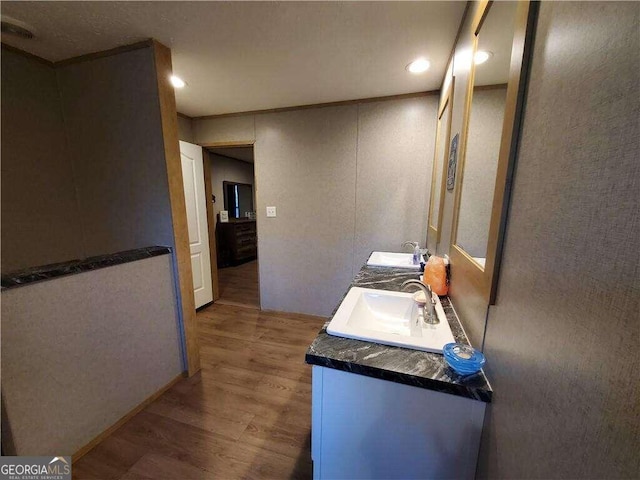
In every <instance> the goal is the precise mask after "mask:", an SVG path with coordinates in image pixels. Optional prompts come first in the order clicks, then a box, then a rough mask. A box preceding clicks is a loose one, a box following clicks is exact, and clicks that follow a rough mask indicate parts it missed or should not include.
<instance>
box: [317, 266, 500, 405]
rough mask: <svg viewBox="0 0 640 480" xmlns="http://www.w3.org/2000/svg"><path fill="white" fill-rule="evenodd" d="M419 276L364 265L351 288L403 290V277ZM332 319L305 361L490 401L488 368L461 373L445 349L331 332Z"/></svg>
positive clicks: (449, 309)
mask: <svg viewBox="0 0 640 480" xmlns="http://www.w3.org/2000/svg"><path fill="white" fill-rule="evenodd" d="M418 277H419V272H417V271H416V270H411V269H405V268H389V267H370V266H367V265H365V266H363V267H362V269H361V270H360V272H358V274H357V275H356V277H355V278H354V280H353V282H352V283H351V285H350V286H349V289H350V288H351V287H364V288H375V289H381V290H391V291H399V290H400V285H401V284H402V282H404V281H405V280H408V279H411V278H418ZM349 289H347V292H348V291H349ZM347 292H345V294H344V296H346V294H347ZM440 302H441V304H442V307H443V309H444V311H445V314H446V316H447V320H448V321H449V325H450V327H451V331H452V333H453V336H454V339H455V341H456V342H458V343H463V344H467V345H469V344H470V343H469V340H468V338H467V336H466V334H465V332H464V329H463V327H462V325H461V323H460V320H459V319H458V316H457V314H456V313H455V310H454V309H453V306H452V305H451V302H450V301H449V297H446V296H443V297H440ZM340 303H341V302H339V303H338V306H339V304H340ZM338 306H336V308H335V309H334V311H333V313H332V314H331V317H333V315H334V314H335V312H336V310H337V309H338ZM331 317H330V318H331ZM330 321H331V320H329V321H327V322H326V323H325V325H324V326H323V327H322V328H321V329H320V331H319V332H318V335H317V336H316V338H315V340H314V341H313V342H312V343H311V345H310V346H309V348H308V350H307V352H306V355H305V361H306V363H308V364H311V365H317V366H321V367H327V368H333V369H336V370H342V371H345V372H350V373H355V374H359V375H365V376H368V377H373V378H379V379H381V380H388V381H392V382H396V383H401V384H405V385H410V386H414V387H419V388H425V389H428V390H433V391H437V392H441V393H447V394H451V395H456V396H460V397H465V398H469V399H472V400H477V401H481V402H485V403H490V402H491V399H492V394H493V390H492V388H491V385H490V384H489V381H488V379H487V377H486V376H485V374H484V371H480V372H478V373H476V374H474V375H469V376H460V375H458V374H457V373H455V372H454V371H453V370H452V369H451V368H450V367H449V366H448V365H447V363H446V362H445V360H444V357H443V356H442V355H441V354H436V353H429V352H423V351H419V350H412V349H407V348H401V347H393V346H387V345H382V344H378V343H374V342H367V341H362V340H353V339H348V338H342V337H338V336H334V335H330V334H328V333H327V331H326V330H327V325H328V324H329V322H330Z"/></svg>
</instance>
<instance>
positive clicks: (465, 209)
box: [450, 1, 529, 304]
mask: <svg viewBox="0 0 640 480" xmlns="http://www.w3.org/2000/svg"><path fill="white" fill-rule="evenodd" d="M528 15H529V2H512V1H506V2H485V3H482V4H481V6H480V8H479V10H478V12H477V14H476V18H475V19H474V22H473V25H472V28H473V32H474V37H473V49H472V56H471V57H470V59H469V61H470V62H471V70H470V77H469V84H468V90H467V100H466V105H465V108H466V112H465V116H464V118H465V122H464V125H463V133H462V135H463V143H462V149H461V164H460V166H459V170H458V180H457V181H458V185H457V186H456V198H455V205H454V224H453V231H452V242H451V248H450V255H451V259H452V263H453V264H454V265H455V268H457V270H458V274H457V275H462V276H464V277H465V282H463V283H464V284H465V285H466V286H467V288H468V289H470V290H471V289H473V290H474V293H475V294H476V295H477V296H478V298H482V299H483V300H484V301H487V302H488V303H489V304H493V303H494V301H495V287H496V284H497V273H498V262H497V259H499V258H500V253H501V248H502V237H503V234H504V227H505V221H504V219H505V218H506V209H507V205H508V194H509V192H506V195H505V190H506V188H507V186H508V184H509V183H510V182H509V176H510V175H511V171H512V167H513V162H514V159H515V145H516V144H517V138H516V137H517V135H514V134H513V132H514V128H516V131H517V127H518V125H516V122H519V119H520V112H521V105H522V99H523V98H524V88H523V85H524V82H521V73H522V66H523V59H524V44H525V38H526V33H527V23H528ZM505 200H506V201H505Z"/></svg>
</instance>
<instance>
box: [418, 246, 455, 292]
mask: <svg viewBox="0 0 640 480" xmlns="http://www.w3.org/2000/svg"><path fill="white" fill-rule="evenodd" d="M422 281H423V283H426V284H427V285H430V286H431V290H433V292H434V293H435V294H436V295H446V294H447V292H448V291H449V282H448V281H447V264H446V261H445V259H444V258H442V257H436V256H435V255H431V256H430V257H429V260H427V263H426V265H425V266H424V276H423V280H422Z"/></svg>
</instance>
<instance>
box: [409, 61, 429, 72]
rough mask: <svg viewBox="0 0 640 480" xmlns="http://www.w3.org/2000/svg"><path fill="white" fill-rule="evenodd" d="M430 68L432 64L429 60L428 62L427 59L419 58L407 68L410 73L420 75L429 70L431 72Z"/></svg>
mask: <svg viewBox="0 0 640 480" xmlns="http://www.w3.org/2000/svg"><path fill="white" fill-rule="evenodd" d="M430 66H431V64H430V63H429V60H427V59H426V58H418V59H417V60H414V61H413V62H411V63H410V64H409V65H407V66H406V67H405V68H406V70H407V71H408V72H411V73H414V74H418V73H423V72H426V71H427V70H429V67H430Z"/></svg>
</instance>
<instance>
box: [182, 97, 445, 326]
mask: <svg viewBox="0 0 640 480" xmlns="http://www.w3.org/2000/svg"><path fill="white" fill-rule="evenodd" d="M437 100H438V98H437V95H431V96H426V97H417V98H409V99H402V100H388V101H380V102H372V103H360V104H352V105H346V106H340V107H325V108H314V109H305V110H298V111H291V112H283V113H269V114H262V115H246V116H238V117H223V118H220V119H205V120H195V121H194V132H195V135H196V138H195V140H196V142H197V143H213V142H254V141H255V145H254V148H255V150H254V154H255V178H256V192H257V193H256V196H257V214H258V253H259V256H260V286H261V292H260V298H261V303H262V308H264V309H272V310H283V311H292V312H301V313H308V314H315V315H324V316H327V315H329V314H330V313H331V311H332V310H333V309H334V308H335V307H336V305H337V304H338V303H339V301H340V298H341V296H342V294H343V293H344V291H345V290H346V288H347V287H348V285H349V282H350V281H351V279H352V278H353V275H355V273H357V271H358V270H359V269H360V267H361V266H362V265H363V264H364V262H365V261H366V259H367V255H368V253H369V252H370V251H371V250H394V251H399V250H400V244H401V243H402V242H403V241H404V240H409V239H410V240H416V241H420V243H421V244H424V242H425V237H426V222H427V203H428V198H429V185H430V182H431V166H432V161H433V149H434V141H435V124H436V116H437V112H436V110H437ZM267 205H269V206H271V205H274V206H276V207H277V212H278V216H277V217H276V218H266V212H265V208H266V206H267Z"/></svg>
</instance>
